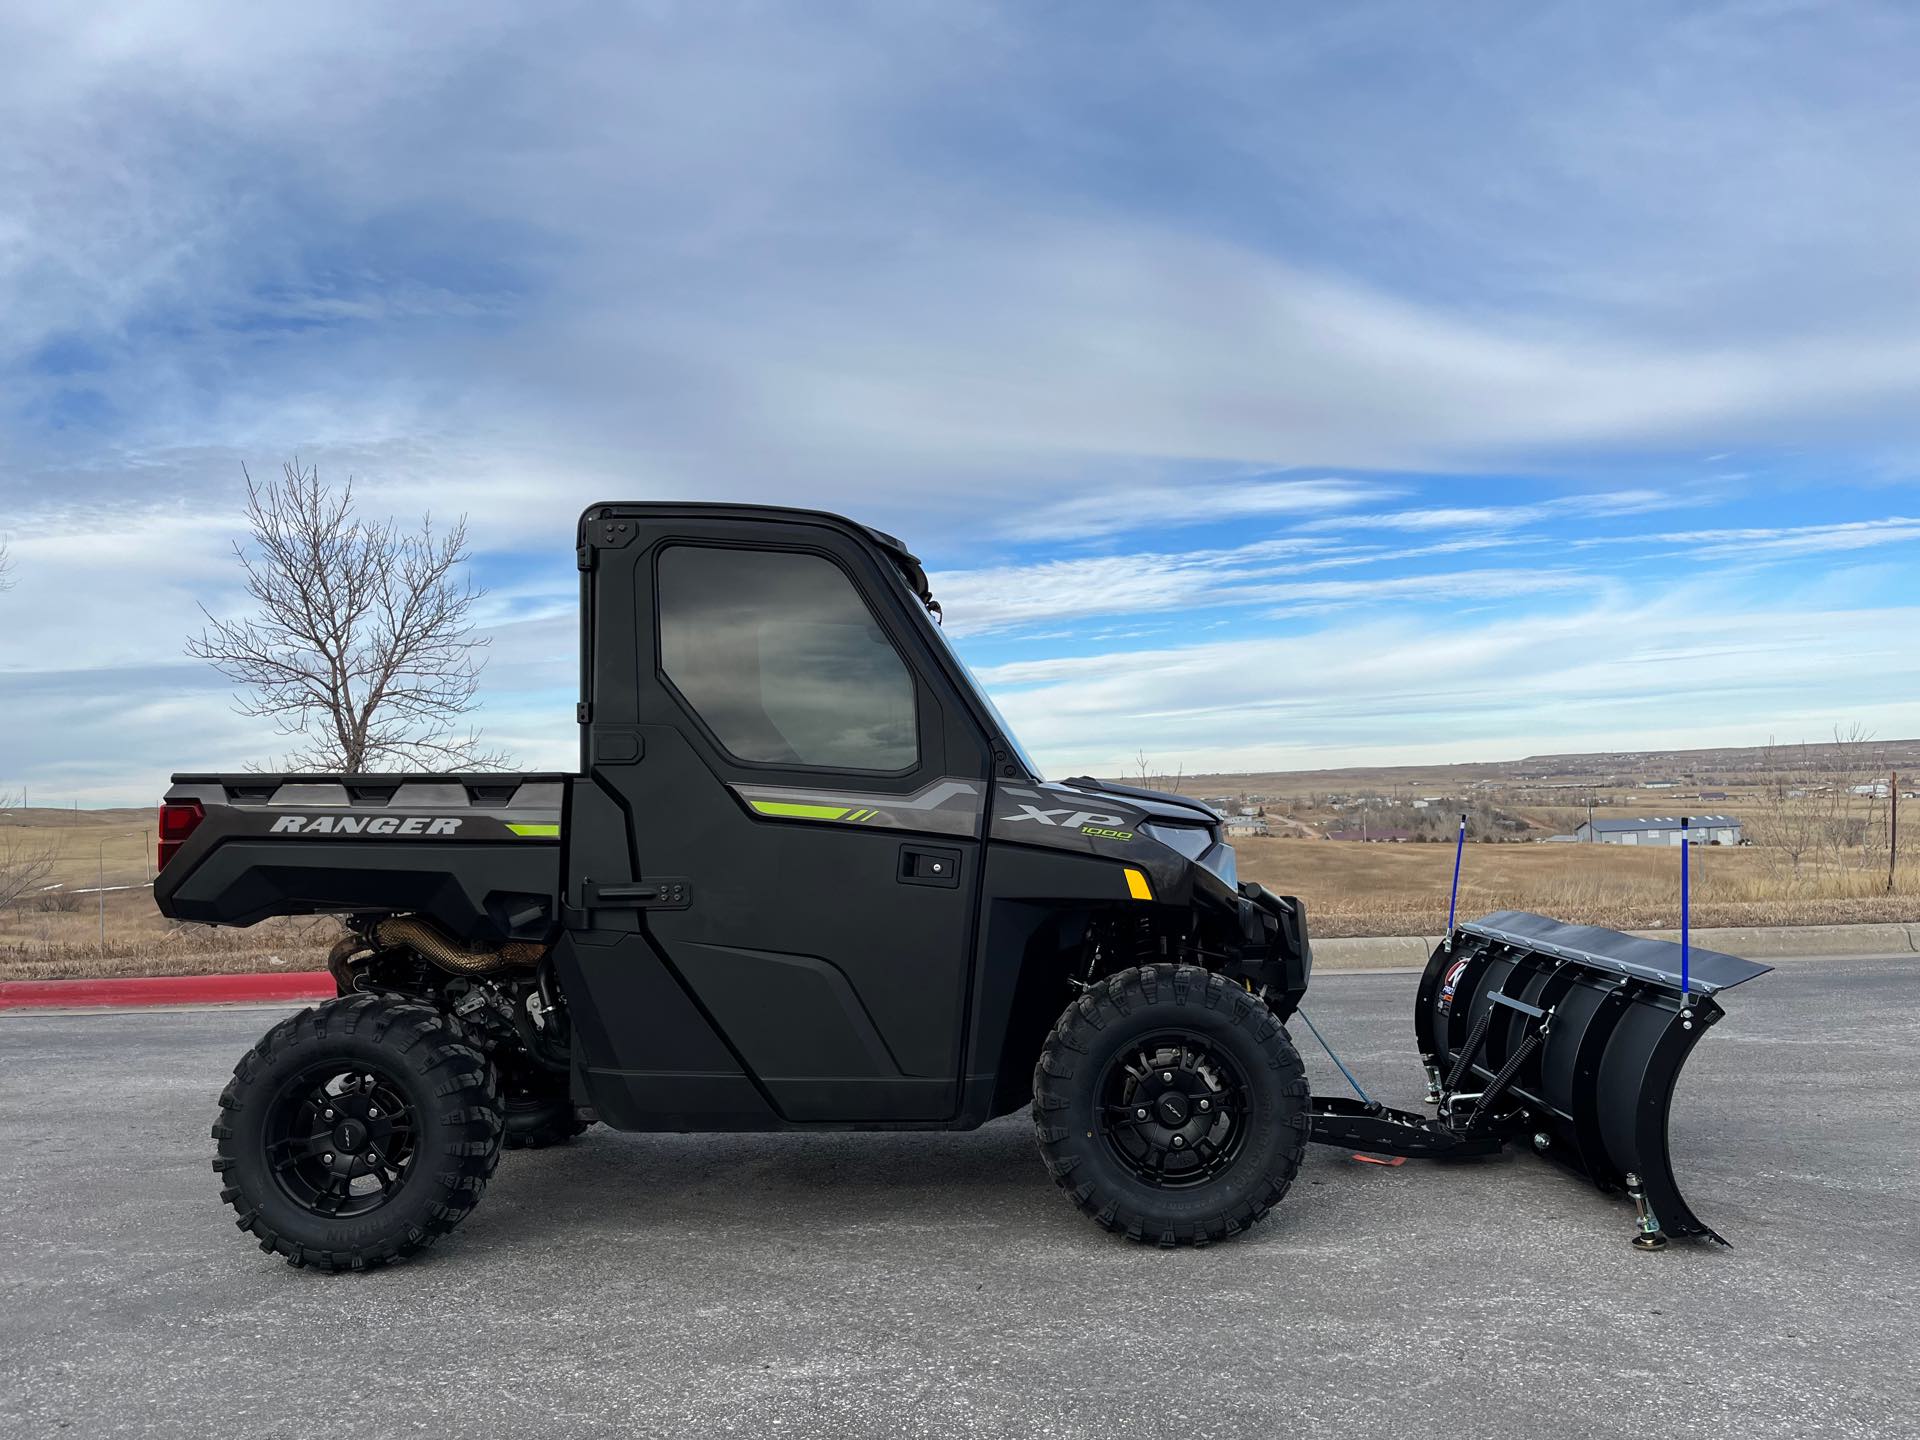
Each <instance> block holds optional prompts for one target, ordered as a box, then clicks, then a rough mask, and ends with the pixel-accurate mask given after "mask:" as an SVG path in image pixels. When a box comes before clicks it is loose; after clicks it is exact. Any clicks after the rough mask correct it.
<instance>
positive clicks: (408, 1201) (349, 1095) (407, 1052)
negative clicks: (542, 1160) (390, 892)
mask: <svg viewBox="0 0 1920 1440" xmlns="http://www.w3.org/2000/svg"><path fill="white" fill-rule="evenodd" d="M503 1128H504V1126H503V1117H502V1114H501V1106H500V1101H499V1098H498V1096H497V1095H496V1094H495V1093H494V1089H493V1083H492V1080H491V1078H490V1073H489V1069H488V1065H487V1061H486V1058H485V1057H484V1056H482V1055H481V1054H480V1052H479V1051H477V1050H475V1049H474V1048H473V1047H472V1046H470V1045H468V1044H466V1043H465V1042H464V1041H463V1040H462V1039H461V1038H460V1036H459V1033H458V1032H457V1031H456V1030H455V1029H454V1028H453V1026H452V1025H451V1024H450V1023H449V1022H448V1021H447V1019H446V1018H445V1017H444V1016H442V1015H441V1014H440V1013H439V1012H438V1011H436V1010H434V1009H431V1008H430V1007H428V1006H425V1005H419V1004H414V1003H411V1002H407V1001H400V1000H394V999H389V998H386V997H383V996H374V995H354V996H347V997H344V998H342V999H339V1000H333V1001H329V1002H328V1003H327V1004H325V1005H322V1006H320V1007H319V1008H318V1009H314V1010H303V1011H301V1012H300V1014H298V1015H295V1016H293V1017H292V1018H290V1019H287V1020H283V1021H281V1022H280V1024H278V1025H276V1026H274V1027H273V1029H271V1030H269V1031H268V1032H267V1033H266V1034H265V1035H264V1036H263V1037H261V1040H260V1043H259V1044H258V1045H256V1046H254V1048H253V1049H252V1050H250V1051H248V1052H247V1054H246V1055H244V1056H243V1057H241V1060H240V1063H239V1064H238V1065H236V1066H235V1067H234V1072H233V1079H232V1080H231V1081H229V1082H228V1084H227V1088H226V1089H225V1090H224V1091H222V1092H221V1095H220V1115H219V1118H218V1119H217V1120H216V1121H215V1123H214V1126H213V1138H214V1139H215V1140H216V1141H217V1142H218V1147H217V1149H218V1153H217V1154H216V1155H215V1157H214V1161H213V1168H214V1169H215V1170H216V1171H218V1172H219V1173H220V1175H221V1177H222V1178H223V1180H224V1181H225V1185H224V1188H223V1189H222V1190H221V1192H220V1198H221V1199H222V1200H224V1201H226V1202H227V1203H228V1204H229V1205H231V1206H233V1208H234V1210H235V1211H236V1212H237V1214H238V1216H239V1219H238V1221H237V1223H238V1224H239V1226H240V1228H241V1229H243V1230H248V1231H250V1232H251V1233H252V1234H253V1235H255V1236H256V1237H257V1238H258V1239H259V1241H260V1248H261V1249H263V1250H267V1251H270V1252H277V1253H279V1254H281V1255H284V1256H286V1258H287V1259H288V1261H289V1262H291V1263H292V1264H295V1265H318V1266H321V1267H323V1268H325V1269H330V1270H347V1269H353V1270H358V1269H362V1268H364V1267H365V1266H367V1265H379V1264H385V1263H387V1262H389V1261H393V1260H401V1259H405V1258H406V1257H407V1256H409V1255H412V1254H415V1253H417V1252H419V1251H421V1250H424V1249H426V1248H427V1247H428V1246H430V1245H432V1244H433V1243H434V1242H435V1241H437V1240H438V1239H439V1238H440V1237H441V1236H442V1235H445V1234H446V1233H448V1232H449V1231H450V1230H452V1229H453V1227H454V1226H455V1225H457V1224H459V1223H460V1221H462V1220H463V1219H465V1218H466V1216H467V1214H468V1212H469V1211H471V1210H472V1209H473V1207H474V1205H476V1204H477V1203H478V1202H479V1199H480V1195H481V1192H482V1191H483V1190H484V1189H485V1188H486V1183H487V1178H488V1177H489V1176H490V1175H492V1173H493V1170H494V1167H495V1165H497V1164H498V1163H499V1159H500V1143H501V1135H502V1131H503Z"/></svg>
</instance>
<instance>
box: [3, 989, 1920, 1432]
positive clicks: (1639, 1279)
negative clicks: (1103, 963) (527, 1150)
mask: <svg viewBox="0 0 1920 1440" xmlns="http://www.w3.org/2000/svg"><path fill="white" fill-rule="evenodd" d="M1413 984H1414V981H1413V977H1412V976H1411V975H1407V974H1371V975H1325V976H1322V977H1320V978H1319V979H1317V980H1316V981H1315V984H1314V992H1313V995H1312V997H1311V1000H1312V1003H1311V1004H1310V1005H1309V1007H1308V1008H1309V1012H1310V1013H1311V1014H1312V1015H1313V1017H1314V1019H1315V1020H1316V1022H1317V1023H1318V1024H1319V1025H1320V1027H1321V1029H1322V1030H1323V1031H1324V1032H1326V1033H1327V1035H1328V1037H1329V1038H1330V1039H1331V1040H1332V1041H1333V1042H1334V1043H1335V1044H1336V1045H1337V1046H1339V1047H1340V1048H1341V1050H1342V1053H1343V1057H1344V1058H1345V1059H1346V1060H1347V1061H1348V1063H1349V1064H1350V1065H1351V1066H1353V1067H1354V1068H1355V1069H1356V1070H1357V1071H1358V1072H1359V1074H1360V1075H1361V1077H1362V1079H1363V1081H1367V1082H1369V1088H1371V1089H1374V1090H1375V1092H1376V1094H1377V1096H1378V1098H1381V1099H1385V1100H1389V1101H1391V1102H1395V1103H1401V1104H1412V1103H1413V1102H1414V1101H1416V1100H1417V1098H1418V1095H1419V1093H1420V1088H1421V1087H1420V1083H1419V1076H1418V1066H1417V1064H1416V1063H1415V1056H1414V1054H1413V1051H1412V1042H1411V1025H1410V1018H1409V1017H1410V1012H1411V1009H1412V992H1413ZM1726 1005H1727V1009H1728V1011H1729V1016H1728V1019H1727V1020H1726V1021H1725V1022H1724V1023H1723V1024H1721V1025H1720V1026H1719V1027H1717V1028H1716V1030H1715V1031H1714V1033H1713V1034H1712V1035H1711V1036H1709V1037H1708V1039H1707V1040H1706V1042H1705V1043H1704V1044H1703V1045H1702V1046H1701V1047H1700V1050H1699V1051H1698V1053H1697V1054H1696V1055H1695V1057H1694V1060H1693V1062H1692V1064H1691V1066H1690V1067H1689V1070H1688V1072H1687V1074H1686V1076H1685V1077H1684V1078H1683V1080H1682V1083H1681V1089H1680V1094H1679V1097H1678V1100H1677V1102H1676V1106H1675V1113H1674V1119H1673V1127H1672V1129H1673V1149H1674V1153H1675V1156H1676V1170H1677V1171H1678V1173H1679V1175H1680V1180H1681V1184H1682V1187H1683V1188H1684V1189H1685V1190H1686V1192H1687V1194H1688V1196H1689V1198H1690V1200H1691V1201H1692V1203H1693V1206H1694V1208H1695V1210H1697V1211H1698V1212H1699V1213H1700V1214H1701V1216H1702V1217H1703V1218H1705V1219H1706V1220H1707V1221H1708V1223H1710V1224H1712V1225H1714V1226H1715V1227H1716V1228H1717V1229H1719V1230H1720V1231H1721V1232H1722V1233H1724V1234H1726V1235H1727V1236H1728V1237H1729V1238H1730V1239H1731V1240H1732V1241H1733V1242H1734V1245H1735V1247H1736V1248H1734V1249H1732V1250H1730V1251H1725V1250H1718V1249H1713V1248H1709V1247H1706V1246H1704V1245H1694V1244H1676V1245H1674V1246H1673V1247H1671V1248H1669V1249H1668V1250H1667V1251H1666V1252H1665V1253H1662V1254H1652V1255H1649V1254H1642V1253H1639V1252H1636V1251H1634V1250H1632V1249H1631V1248H1630V1247H1629V1245H1628V1243H1627V1242H1628V1238H1629V1235H1630V1233H1631V1227H1630V1220H1631V1214H1632V1212H1631V1210H1630V1209H1629V1208H1628V1207H1627V1206H1626V1205H1625V1204H1624V1203H1622V1202H1621V1201H1619V1200H1618V1199H1611V1198H1608V1197H1604V1196H1601V1195H1599V1194H1597V1193H1595V1192H1593V1191H1591V1190H1589V1189H1586V1188H1583V1187H1582V1186H1581V1185H1579V1184H1577V1183H1576V1182H1574V1181H1572V1180H1570V1179H1568V1178H1567V1177H1566V1176H1565V1175H1563V1174H1561V1173H1560V1172H1558V1171H1555V1170H1553V1169H1552V1168H1550V1167H1549V1166H1547V1165H1546V1164H1544V1163H1542V1162H1540V1161H1538V1160H1536V1159H1534V1158H1533V1157H1531V1156H1527V1155H1521V1156H1515V1157H1512V1158H1503V1159H1499V1160H1493V1161H1486V1162H1471V1163H1462V1164H1456V1165H1447V1166H1441V1165H1431V1164H1428V1165H1422V1164H1419V1163H1415V1162H1409V1163H1408V1164H1406V1165H1405V1166H1402V1167H1398V1168H1388V1167H1383V1166H1377V1165H1367V1164H1361V1163H1357V1162H1355V1161H1354V1160H1352V1159H1351V1158H1350V1157H1349V1156H1347V1155H1345V1154H1344V1153H1342V1152H1339V1151H1334V1150H1328V1149H1322V1148H1318V1147H1315V1148H1314V1149H1312V1150H1311V1151H1310V1153H1309V1157H1308V1162H1307V1164H1306V1167H1305V1168H1304V1170H1303V1171H1302V1174H1301V1178H1300V1181H1299V1183H1298V1184H1297V1186H1296V1187H1295V1189H1294V1191H1293V1192H1292V1193H1291V1194H1290V1195H1289V1196H1288V1198H1287V1200H1286V1202H1285V1203H1284V1204H1283V1205H1282V1206H1281V1207H1280V1209H1278V1210H1277V1211H1276V1212H1275V1213H1274V1214H1273V1215H1272V1216H1271V1217H1270V1218H1269V1219H1268V1220H1267V1221H1266V1222H1265V1223H1264V1224H1263V1225H1261V1226H1260V1227H1258V1228H1257V1229H1256V1230H1255V1231H1254V1232H1253V1233H1252V1234H1251V1236H1250V1237H1248V1238H1246V1239H1244V1240H1242V1241H1240V1242H1238V1243H1235V1244H1230V1245H1226V1246H1221V1247H1217V1248H1214V1249H1209V1250H1205V1251H1198V1252H1161V1251H1157V1250H1148V1249H1141V1248H1137V1247H1135V1246H1132V1245H1129V1244H1127V1243H1125V1242H1123V1241H1119V1240H1115V1239H1112V1238H1110V1237H1108V1236H1106V1235H1103V1234H1102V1233H1101V1232H1099V1231H1098V1230H1097V1229H1095V1228H1094V1227H1093V1226H1092V1225H1090V1224H1089V1223H1088V1222H1086V1221H1085V1220H1083V1219H1082V1218H1080V1216H1079V1215H1078V1214H1076V1213H1075V1212H1074V1210H1073V1209H1072V1207H1071V1206H1070V1205H1068V1203H1067V1202H1066V1201H1065V1199H1064V1198H1063V1197H1061V1196H1060V1195H1058V1194H1057V1193H1056V1192H1055V1191H1054V1189H1053V1187H1052V1185H1051V1184H1050V1182H1049V1181H1048V1180H1047V1177H1046V1175H1045V1172H1044V1171H1043V1170H1042V1168H1041V1166H1040V1163H1039V1161H1038V1159H1037V1158H1036V1156H1035V1153H1034V1150H1033V1146H1032V1142H1031V1140H1030V1138H1029V1136H1028V1131H1027V1123H1026V1121H1025V1119H1024V1117H1011V1118H1008V1119H1004V1120H1001V1121H998V1122H996V1123H995V1124H993V1125H991V1126H989V1127H987V1128H986V1129H984V1130H981V1131H978V1132H976V1133H972V1134H964V1135H947V1134H895V1135H884V1134H883V1135H858V1134H839V1135H836V1134H814V1135H786V1136H759V1135H748V1136H646V1135H617V1134H613V1133H610V1132H608V1131H607V1130H605V1129H604V1128H600V1129H595V1130H593V1131H591V1132H589V1134H588V1135H587V1136H586V1137H585V1138H584V1139H583V1140H582V1141H580V1142H578V1143H577V1144H575V1145H574V1146H572V1147H569V1148H567V1149H564V1150H560V1151H549V1152H539V1153H532V1154H513V1155H509V1156H507V1157H506V1158H505V1159H504V1160H503V1161H502V1163H501V1166H500V1170H499V1172H498V1174H497V1176H496V1178H495V1179H494V1181H493V1184H492V1186H491V1188H490V1189H489V1191H488V1194H487V1197H486V1199H485V1201H484V1202H483V1203H482V1205H481V1206H480V1208H479V1209H478V1210H477V1211H476V1212H475V1213H474V1215H473V1217H472V1218H471V1219H470V1220H469V1221H468V1222H467V1223H466V1224H465V1225H464V1226H463V1227H462V1228H461V1230H460V1231H459V1232H458V1233H457V1234H456V1235H454V1236H453V1237H452V1238H451V1239H449V1240H448V1241H445V1242H443V1244H442V1245H441V1246H440V1247H439V1248H438V1249H437V1250H436V1251H434V1252H433V1253H432V1254H431V1255H429V1256H428V1257H427V1258H426V1259H425V1260H424V1261H421V1262H417V1263H414V1264H412V1265H409V1266H405V1267H401V1268H397V1269H393V1270H389V1271H385V1272H380V1273H373V1274H367V1275H362V1276H351V1275H348V1276H339V1277H327V1276H322V1275H318V1274H314V1273H310V1272H301V1271H294V1270H292V1269H290V1268H288V1267H287V1266H286V1265H285V1264H283V1263H282V1262H281V1261H280V1260H279V1259H277V1258H274V1257H269V1256H266V1255H262V1254H260V1253H259V1252H258V1251H257V1250H256V1249H253V1248H252V1247H251V1245H250V1243H249V1242H248V1241H247V1239H246V1237H244V1236H242V1235H241V1234H240V1233H239V1232H237V1231H236V1230H235V1229H234V1228H233V1225H232V1220H231V1214H230V1212H229V1211H228V1210H227V1209H226V1208H225V1207H224V1206H221V1205H220V1204H219V1203H218V1201H217V1197H216V1186H215V1183H214V1176H213V1174H212V1172H211V1171H210V1170H209V1169H208V1166H207V1157H208V1154H209V1145H210V1142H209V1140H208V1138H207V1125H208V1122H209V1120H210V1119H211V1116H212V1111H213V1100H214V1096H215V1094H216V1093H217V1091H218V1089H219V1086H220V1085H221V1083H222V1082H223V1079H224V1077H225V1075H226V1074H227V1072H228V1071H229V1070H230V1068H231V1066H232V1064H233V1061H234V1060H235V1059H236V1058H237V1057H238V1055H239V1054H240V1052H241V1051H242V1050H243V1049H244V1048H245V1047H246V1046H247V1045H248V1044H249V1043H251V1041H252V1040H253V1038H254V1037H255V1036H256V1035H257V1034H258V1033H259V1032H260V1031H261V1030H263V1029H264V1028H265V1027H266V1026H267V1024H269V1023H270V1022H271V1019H272V1018H273V1017H272V1012H268V1011H262V1010H227V1011H198V1012H133V1013H118V1014H106V1015H46V1014H42V1015H32V1014H27V1015H21V1014H14V1015H10V1016H7V1017H3V1018H0V1256H4V1265H3V1266H0V1434H4V1435H6V1436H9V1437H27V1436H42V1435H57V1434H73V1435H87V1436H106V1435H133V1434H141V1435H145V1434H161V1435H182V1436H196V1437H197V1436H203V1435H248V1436H280V1435H285V1436H301V1437H306V1436H311V1435H315V1434H349V1433H359V1434H367V1435H406V1434H432V1435H460V1436H480V1435H537V1436H543V1437H566V1436H586V1435H609V1436H611V1435H621V1436H652V1435H684V1436H701V1435H734V1434H737V1435H784V1434H793V1435H806V1436H826V1437H832V1436H869V1435H871V1436H906V1435H949V1434H961V1435H1021V1436H1026V1435H1061V1436H1066V1435H1073V1436H1078V1435H1087V1436H1102V1437H1107V1436H1160V1435H1165V1436H1198V1435H1246V1436H1259V1437H1279V1436H1288V1435H1307V1434H1324V1435H1356V1436H1374V1435H1379V1436H1394V1437H1409V1436H1439V1435H1450V1436H1464V1437H1505V1436H1513V1437H1522V1436H1525V1437H1533V1436H1543V1435H1581V1436H1585V1435H1596V1436H1598V1435H1605V1436H1609V1437H1618V1436H1623V1435H1625V1436H1631V1435H1644V1436H1744V1437H1754V1436H1788V1435H1795V1436H1798V1435H1842V1436H1854V1435H1858V1436H1869V1435H1873V1436H1877V1435H1887V1434H1894V1433H1913V1432H1914V1430H1915V1428H1916V1427H1920V1419H1916V1416H1915V1409H1916V1407H1917V1406H1920V1369H1917V1367H1920V1361H1916V1355H1920V1313H1917V1311H1920V1120H1916V1118H1915V1108H1916V1101H1915V1096H1916V1094H1917V1093H1920V962H1915V961H1913V960H1912V959H1911V958H1909V959H1907V960H1905V961H1901V960H1897V959H1885V960H1843V961H1807V962H1788V963H1783V964H1782V965H1781V966H1780V967H1779V969H1778V970H1777V971H1776V972H1775V973H1774V974H1772V975H1768V976H1764V977H1762V978H1761V979H1759V980H1757V981H1754V982H1753V983H1751V984H1750V985H1747V986H1745V987H1744V988H1743V989H1741V990H1739V991H1736V992H1733V993H1732V994H1730V995H1729V996H1727V997H1726ZM1295 1033H1296V1038H1297V1039H1299V1040H1300V1041H1301V1042H1302V1043H1303V1045H1305V1044H1311V1038H1310V1037H1309V1036H1308V1035H1307V1033H1306V1031H1305V1029H1304V1028H1303V1027H1296V1032H1295ZM1308 1061H1309V1066H1310V1069H1311V1071H1312V1073H1313V1077H1314V1083H1315V1085H1316V1088H1320V1089H1325V1090H1328V1091H1331V1090H1332V1089H1334V1088H1336V1087H1337V1085H1338V1076H1337V1075H1336V1074H1335V1073H1334V1072H1333V1070H1332V1068H1331V1066H1329V1065H1328V1064H1327V1063H1326V1062H1325V1058H1324V1056H1319V1055H1317V1054H1312V1055H1309V1056H1308Z"/></svg>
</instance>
